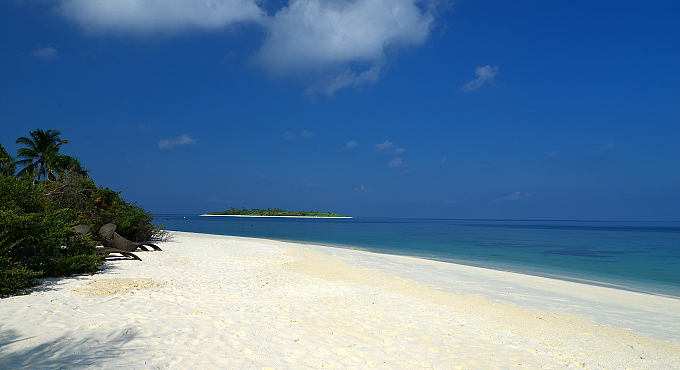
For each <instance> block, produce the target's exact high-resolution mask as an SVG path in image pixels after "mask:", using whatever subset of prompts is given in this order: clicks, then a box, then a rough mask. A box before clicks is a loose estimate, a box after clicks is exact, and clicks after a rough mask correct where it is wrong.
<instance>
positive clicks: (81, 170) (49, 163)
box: [45, 152, 90, 181]
mask: <svg viewBox="0 0 680 370" xmlns="http://www.w3.org/2000/svg"><path fill="white" fill-rule="evenodd" d="M45 168H46V170H47V177H48V178H49V179H50V181H62V180H64V176H68V175H69V174H79V175H81V176H83V177H88V174H89V172H90V171H89V170H87V169H85V167H83V165H82V164H81V163H80V161H79V160H78V158H75V157H71V156H70V155H66V154H61V153H57V152H51V153H50V154H48V156H47V160H45Z"/></svg>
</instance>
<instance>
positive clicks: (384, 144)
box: [375, 140, 394, 150]
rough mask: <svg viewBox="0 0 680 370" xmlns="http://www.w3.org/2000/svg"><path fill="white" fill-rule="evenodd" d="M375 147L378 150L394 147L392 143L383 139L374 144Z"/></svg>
mask: <svg viewBox="0 0 680 370" xmlns="http://www.w3.org/2000/svg"><path fill="white" fill-rule="evenodd" d="M375 147H376V148H377V149H378V150H389V149H392V148H393V147H394V143H393V142H391V141H389V140H385V141H384V142H382V143H377V144H375Z"/></svg>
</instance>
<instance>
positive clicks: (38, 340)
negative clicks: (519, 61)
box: [0, 232, 680, 369]
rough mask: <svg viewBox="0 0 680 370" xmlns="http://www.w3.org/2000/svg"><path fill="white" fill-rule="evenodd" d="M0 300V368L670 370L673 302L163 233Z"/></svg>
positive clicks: (678, 332)
mask: <svg viewBox="0 0 680 370" xmlns="http://www.w3.org/2000/svg"><path fill="white" fill-rule="evenodd" d="M172 236H173V237H172V240H171V241H169V242H165V243H160V244H159V245H160V246H161V248H162V249H163V251H162V252H140V253H139V255H140V257H142V259H143V261H141V262H139V261H130V260H123V259H114V260H112V261H109V262H107V264H106V265H105V268H104V272H103V273H101V274H97V275H92V276H80V277H71V278H65V279H59V280H49V281H47V282H46V284H44V285H43V286H41V287H39V288H37V289H36V290H35V292H34V293H32V294H31V295H28V296H19V297H11V298H5V299H2V300H0V368H2V369H29V368H30V369H33V368H64V369H80V368H88V369H90V368H91V369H98V368H100V369H111V368H134V369H157V368H161V369H164V368H177V369H301V368H302V369H305V368H309V369H333V368H334V369H364V368H375V369H415V368H440V369H470V368H474V369H563V368H574V369H678V368H680V356H678V354H679V353H680V329H679V328H678V325H677V323H678V322H680V300H678V299H674V298H668V297H659V296H651V295H645V294H640V293H634V292H626V291H621V290H616V289H609V288H604V287H595V286H589V285H583V284H577V283H569V282H562V281H557V280H551V279H544V278H535V277H531V276H525V275H519V274H511V273H507V272H499V271H493V270H486V269H480V268H474V267H468V266H460V265H453V264H447V263H440V262H432V261H425V260H419V259H414V258H407V257H398V256H385V255H376V254H371V253H366V252H360V251H352V250H346V249H336V248H329V247H321V246H309V245H301V244H295V243H285V242H276V241H269V240H263V239H251V238H241V237H230V236H216V235H206V234H195V233H184V232H172Z"/></svg>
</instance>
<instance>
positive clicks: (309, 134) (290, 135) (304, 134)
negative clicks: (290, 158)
mask: <svg viewBox="0 0 680 370" xmlns="http://www.w3.org/2000/svg"><path fill="white" fill-rule="evenodd" d="M300 136H302V137H312V136H314V133H313V132H311V131H307V130H302V131H300ZM283 138H284V139H286V140H293V139H295V138H297V134H296V133H294V132H293V131H286V132H284V133H283Z"/></svg>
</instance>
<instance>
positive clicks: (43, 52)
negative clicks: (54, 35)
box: [31, 46, 57, 59]
mask: <svg viewBox="0 0 680 370" xmlns="http://www.w3.org/2000/svg"><path fill="white" fill-rule="evenodd" d="M31 55H33V56H34V57H36V58H42V59H52V58H54V57H56V56H57V49H55V48H53V47H51V46H48V47H45V48H38V49H35V50H33V51H32V52H31Z"/></svg>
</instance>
